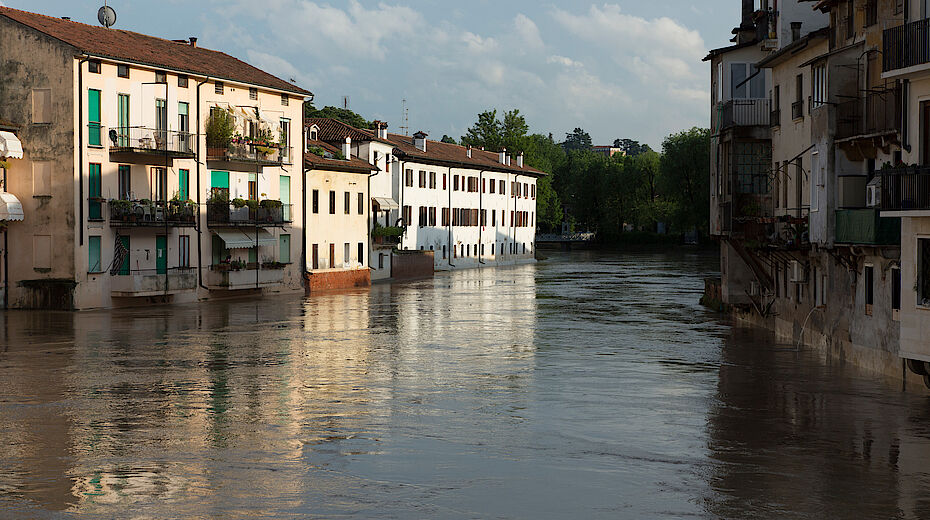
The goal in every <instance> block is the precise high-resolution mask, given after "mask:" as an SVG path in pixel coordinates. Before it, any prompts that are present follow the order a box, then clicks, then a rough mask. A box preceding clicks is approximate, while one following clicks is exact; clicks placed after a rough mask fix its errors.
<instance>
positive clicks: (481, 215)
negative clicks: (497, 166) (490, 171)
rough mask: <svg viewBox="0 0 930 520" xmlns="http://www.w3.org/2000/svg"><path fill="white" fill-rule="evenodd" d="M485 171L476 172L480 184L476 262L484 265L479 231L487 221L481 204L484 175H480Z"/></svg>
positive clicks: (482, 245)
mask: <svg viewBox="0 0 930 520" xmlns="http://www.w3.org/2000/svg"><path fill="white" fill-rule="evenodd" d="M485 171H487V170H480V171H479V172H478V184H479V185H480V186H479V187H478V189H479V190H481V191H479V192H478V263H479V264H481V265H486V262H485V261H484V260H482V259H481V255H482V249H481V248H482V247H484V244H482V243H481V236H482V233H481V231H482V230H483V229H484V224H485V222H487V219H485V218H484V207H483V206H482V204H483V202H484V177H483V176H482V175H483V174H484V172H485Z"/></svg>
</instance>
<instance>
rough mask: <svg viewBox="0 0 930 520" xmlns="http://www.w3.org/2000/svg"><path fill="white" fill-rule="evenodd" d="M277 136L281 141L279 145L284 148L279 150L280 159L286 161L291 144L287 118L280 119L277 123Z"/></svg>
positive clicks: (289, 125)
mask: <svg viewBox="0 0 930 520" xmlns="http://www.w3.org/2000/svg"><path fill="white" fill-rule="evenodd" d="M278 136H279V138H280V140H281V145H282V146H284V148H283V149H281V158H282V159H284V160H285V161H287V159H289V157H288V156H289V155H290V148H289V147H290V143H291V120H290V119H287V118H281V120H280V121H278Z"/></svg>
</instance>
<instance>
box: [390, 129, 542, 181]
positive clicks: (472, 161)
mask: <svg viewBox="0 0 930 520" xmlns="http://www.w3.org/2000/svg"><path fill="white" fill-rule="evenodd" d="M388 140H389V141H390V142H392V143H393V144H394V147H395V151H394V154H395V155H401V156H406V158H407V159H409V160H417V159H419V160H422V161H424V162H438V163H443V164H450V163H458V164H464V165H467V166H470V167H473V168H478V169H484V170H492V171H500V172H510V173H522V174H525V175H533V176H536V177H539V176H542V175H546V173H545V172H542V171H539V170H537V169H535V168H531V167H530V166H527V165H526V163H524V164H523V167H522V168H521V167H519V166H517V158H516V157H513V158H512V160H511V162H510V166H507V165H504V164H501V163H500V155H499V152H490V151H486V150H481V149H479V148H472V149H471V158H469V157H468V151H467V150H468V149H467V148H466V147H464V146H460V145H457V144H451V143H443V142H441V141H430V140H427V142H426V152H425V153H424V152H422V151H420V149H419V148H417V147H416V145H414V142H413V137H410V136H405V135H399V134H388ZM398 152H399V153H398Z"/></svg>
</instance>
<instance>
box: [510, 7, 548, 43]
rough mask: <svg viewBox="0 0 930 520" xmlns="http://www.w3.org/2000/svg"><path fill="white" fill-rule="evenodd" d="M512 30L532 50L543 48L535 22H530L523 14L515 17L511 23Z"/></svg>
mask: <svg viewBox="0 0 930 520" xmlns="http://www.w3.org/2000/svg"><path fill="white" fill-rule="evenodd" d="M513 24H514V29H515V30H516V33H517V35H518V36H519V37H520V38H521V39H522V40H523V43H524V44H525V45H526V46H527V47H529V48H532V49H540V48H542V47H543V40H542V36H540V35H539V27H537V26H536V22H534V21H533V20H530V19H529V18H527V17H526V15H524V14H523V13H520V14H518V15H517V17H516V18H514V21H513Z"/></svg>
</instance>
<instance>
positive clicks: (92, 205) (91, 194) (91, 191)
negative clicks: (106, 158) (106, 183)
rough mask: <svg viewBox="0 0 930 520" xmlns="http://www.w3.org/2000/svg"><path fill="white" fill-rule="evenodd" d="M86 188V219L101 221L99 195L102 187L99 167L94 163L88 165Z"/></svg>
mask: <svg viewBox="0 0 930 520" xmlns="http://www.w3.org/2000/svg"><path fill="white" fill-rule="evenodd" d="M87 188H88V193H87V195H88V200H87V210H88V215H87V218H88V219H89V220H102V219H103V203H102V202H101V200H102V197H101V194H102V192H103V185H102V181H101V178H100V165H99V164H96V163H91V164H90V165H88V178H87Z"/></svg>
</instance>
